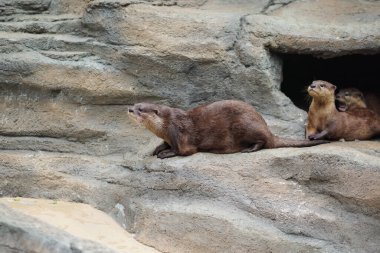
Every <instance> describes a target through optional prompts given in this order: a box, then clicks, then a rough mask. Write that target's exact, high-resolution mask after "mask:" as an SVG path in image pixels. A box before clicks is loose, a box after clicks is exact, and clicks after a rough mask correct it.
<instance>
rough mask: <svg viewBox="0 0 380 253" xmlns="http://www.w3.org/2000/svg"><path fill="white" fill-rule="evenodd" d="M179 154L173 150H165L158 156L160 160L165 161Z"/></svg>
mask: <svg viewBox="0 0 380 253" xmlns="http://www.w3.org/2000/svg"><path fill="white" fill-rule="evenodd" d="M176 155H177V154H176V153H175V152H174V151H173V150H171V149H165V150H162V151H161V152H160V153H158V154H157V157H158V158H160V159H164V158H169V157H173V156H176Z"/></svg>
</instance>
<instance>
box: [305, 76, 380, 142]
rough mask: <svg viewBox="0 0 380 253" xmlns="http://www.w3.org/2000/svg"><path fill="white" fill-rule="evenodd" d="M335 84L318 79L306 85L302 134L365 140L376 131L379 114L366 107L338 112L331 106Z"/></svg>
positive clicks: (318, 137)
mask: <svg viewBox="0 0 380 253" xmlns="http://www.w3.org/2000/svg"><path fill="white" fill-rule="evenodd" d="M335 90H336V86H335V85H333V84H331V83H329V82H326V81H322V80H318V81H314V82H313V83H312V84H311V85H310V86H309V87H308V93H309V95H310V96H311V97H312V102H311V105H310V108H309V112H308V123H307V127H306V137H307V138H308V139H309V140H319V139H327V140H340V139H345V140H348V141H351V140H368V139H371V138H373V137H375V136H377V135H379V134H380V118H379V116H378V115H376V114H375V113H374V112H373V111H371V110H368V109H366V108H356V109H353V110H351V111H350V113H348V112H339V111H338V110H337V109H336V107H335V103H334V102H335V96H334V93H335Z"/></svg>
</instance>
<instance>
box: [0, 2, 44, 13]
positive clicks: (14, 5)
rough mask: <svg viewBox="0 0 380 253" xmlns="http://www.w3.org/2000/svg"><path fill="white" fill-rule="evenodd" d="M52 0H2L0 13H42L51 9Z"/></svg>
mask: <svg viewBox="0 0 380 253" xmlns="http://www.w3.org/2000/svg"><path fill="white" fill-rule="evenodd" d="M50 3H51V0H2V1H1V2H0V15H1V16H7V15H13V14H40V13H44V12H46V11H47V10H48V9H49V6H50Z"/></svg>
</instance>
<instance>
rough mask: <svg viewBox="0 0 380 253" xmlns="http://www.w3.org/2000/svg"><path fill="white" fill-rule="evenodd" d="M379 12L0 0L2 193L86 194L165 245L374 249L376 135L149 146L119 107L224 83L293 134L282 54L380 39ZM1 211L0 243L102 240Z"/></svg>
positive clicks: (287, 0) (320, 53)
mask: <svg viewBox="0 0 380 253" xmlns="http://www.w3.org/2000/svg"><path fill="white" fill-rule="evenodd" d="M379 17H380V3H379V2H378V1H369V0H368V1H366V0H361V1H356V0H304V1H296V0H257V1H254V0H239V1H229V0H188V1H186V0H93V1H91V0H0V20H1V22H0V86H1V89H0V92H1V93H0V111H1V115H0V117H1V119H0V139H1V141H0V148H1V149H2V151H1V152H0V196H2V197H16V196H21V197H33V198H47V199H59V200H66V201H71V202H84V203H88V204H90V205H92V206H93V207H96V208H98V209H100V210H102V211H104V212H106V213H108V214H109V215H111V216H112V217H114V218H115V219H116V220H117V221H118V223H119V224H120V225H121V226H123V227H124V228H125V229H126V230H128V231H129V232H131V233H135V237H136V239H137V240H139V241H140V242H142V243H144V244H146V245H149V246H152V247H154V248H155V249H157V250H159V251H162V252H180V253H183V252H202V253H204V252H345V253H346V252H355V253H357V252H371V253H372V252H379V249H380V184H379V182H380V143H379V142H378V141H366V142H351V143H331V144H326V145H322V146H317V147H311V148H302V149H294V148H293V149H291V148H287V149H276V150H264V151H260V152H257V153H251V154H231V155H215V154H204V153H202V154H196V155H193V156H190V157H179V158H171V159H167V160H158V159H156V158H154V157H151V155H150V154H151V152H152V150H153V149H154V147H155V146H156V145H157V144H159V143H160V140H159V139H158V138H156V137H155V136H153V135H152V134H150V133H149V132H147V131H146V130H144V129H141V128H140V127H138V126H136V125H135V124H134V123H133V122H131V121H130V120H129V119H128V116H127V113H126V111H127V107H128V105H131V104H133V103H135V102H139V101H148V102H155V103H162V104H167V105H172V106H176V107H180V108H184V109H186V108H190V107H193V106H196V105H199V104H202V103H205V102H209V101H216V100H220V99H231V98H234V99H240V100H244V101H246V102H249V103H251V104H252V105H254V106H255V107H256V108H257V109H258V110H259V111H260V112H261V113H262V114H263V116H264V117H265V119H266V120H267V122H268V124H269V125H270V127H271V129H272V131H273V132H275V133H276V134H279V135H281V136H288V137H293V138H303V133H304V130H303V129H304V126H303V124H304V121H305V118H306V112H305V111H303V110H300V109H298V108H297V107H295V106H294V105H293V103H292V101H291V100H290V99H289V98H288V97H286V96H285V95H284V94H283V93H282V92H281V90H280V86H281V82H282V59H281V57H280V56H279V53H293V54H308V55H313V56H316V57H323V58H331V57H337V56H342V55H351V54H362V55H367V54H379V53H380V18H379ZM305 85H307V84H305ZM10 212H11V211H10V209H9V208H6V207H5V206H1V205H0V213H1V220H0V237H1V238H7V239H6V240H0V251H1V252H12V253H14V252H21V251H22V250H24V251H27V252H105V251H102V250H101V248H98V249H97V251H96V250H95V249H94V247H95V248H97V247H96V246H93V245H92V244H91V247H90V246H89V247H87V246H88V245H90V244H88V242H87V241H86V242H77V241H76V240H78V239H76V238H74V239H72V238H71V237H68V238H69V239H67V240H68V241H71V242H73V243H74V244H71V245H74V246H75V245H85V246H83V247H82V248H81V247H79V248H78V247H76V246H75V247H74V246H73V247H66V248H65V249H61V248H59V247H58V248H57V247H50V248H49V247H47V248H48V249H49V250H50V251H49V250H48V251H42V250H41V249H42V248H41V247H40V248H38V247H39V246H40V245H45V244H49V240H48V239H46V238H45V237H43V236H40V237H38V236H37V235H36V236H32V237H25V238H27V239H26V240H27V243H25V244H24V245H25V246H24V247H25V248H23V249H20V248H17V243H15V241H16V242H17V240H18V238H20V235H19V234H18V233H16V232H15V231H28V224H29V223H30V222H32V220H33V219H30V218H28V217H23V216H20V218H18V219H17V221H19V222H16V220H15V218H14V217H13V218H12V215H9V213H10ZM25 224H26V225H25ZM29 230H30V229H29ZM41 231H42V232H41ZM43 231H48V230H44V229H42V230H40V231H39V233H40V234H41V233H42V235H43ZM57 234H59V235H57V236H58V237H57V238H61V237H62V236H63V235H62V233H61V232H57ZM57 238H55V239H54V240H53V239H52V240H53V242H52V243H55V242H56V241H57V240H58V241H59V240H60V239H57ZM70 238H71V239H70ZM28 240H29V241H28ZM50 243H51V242H50ZM68 245H70V244H68ZM86 245H87V246H86ZM94 245H95V244H94ZM99 247H102V246H99ZM91 249H93V250H91ZM28 250H29V251H28ZM64 250H66V251H64Z"/></svg>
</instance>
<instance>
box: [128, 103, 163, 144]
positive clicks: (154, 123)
mask: <svg viewBox="0 0 380 253" xmlns="http://www.w3.org/2000/svg"><path fill="white" fill-rule="evenodd" d="M161 109H162V108H161V106H159V105H154V104H148V103H138V104H135V105H134V106H132V107H130V108H128V115H129V116H130V117H131V118H132V119H134V120H135V121H136V122H137V123H139V124H142V125H144V126H145V127H146V128H147V129H148V130H149V131H151V132H152V133H154V134H155V135H157V136H158V137H160V138H162V139H164V138H163V129H164V120H163V119H162V117H161Z"/></svg>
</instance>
